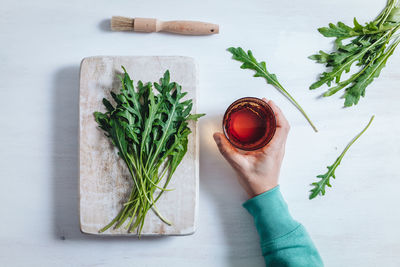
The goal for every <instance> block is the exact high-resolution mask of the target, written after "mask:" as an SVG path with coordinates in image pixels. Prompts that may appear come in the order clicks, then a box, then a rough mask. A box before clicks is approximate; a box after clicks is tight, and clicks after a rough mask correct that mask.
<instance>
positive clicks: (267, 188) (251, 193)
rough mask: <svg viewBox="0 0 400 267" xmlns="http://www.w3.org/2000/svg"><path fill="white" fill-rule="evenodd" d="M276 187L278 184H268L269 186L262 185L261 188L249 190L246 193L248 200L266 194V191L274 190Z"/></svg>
mask: <svg viewBox="0 0 400 267" xmlns="http://www.w3.org/2000/svg"><path fill="white" fill-rule="evenodd" d="M277 186H278V182H276V183H270V184H267V185H263V186H257V187H254V188H251V190H250V191H248V192H247V193H248V195H249V198H253V197H256V196H258V195H261V194H263V193H265V192H268V191H270V190H272V189H274V188H275V187H277Z"/></svg>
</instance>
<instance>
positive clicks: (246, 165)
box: [214, 98, 290, 198]
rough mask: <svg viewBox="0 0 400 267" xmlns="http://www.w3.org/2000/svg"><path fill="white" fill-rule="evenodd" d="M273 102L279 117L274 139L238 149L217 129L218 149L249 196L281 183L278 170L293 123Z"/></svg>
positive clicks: (272, 104)
mask: <svg viewBox="0 0 400 267" xmlns="http://www.w3.org/2000/svg"><path fill="white" fill-rule="evenodd" d="M263 100H264V101H265V102H267V103H268V105H270V107H271V108H272V110H273V111H274V113H275V117H276V132H275V135H274V137H273V138H272V140H271V141H270V142H269V143H268V144H267V145H266V146H265V147H263V148H261V149H258V150H255V151H247V152H244V151H239V150H238V149H237V148H235V147H234V146H233V145H232V144H231V143H229V141H228V139H226V137H225V135H224V134H223V133H219V132H217V133H214V140H215V143H216V144H217V146H218V149H219V151H220V152H221V154H222V155H223V156H224V158H225V159H226V160H227V161H228V163H229V164H230V165H231V166H232V167H233V169H234V170H235V171H236V173H237V174H238V175H239V183H240V184H241V185H242V187H243V188H244V189H245V190H246V192H247V194H248V195H249V197H250V198H252V197H255V196H257V195H259V194H262V193H264V192H266V191H268V190H270V189H272V188H274V187H276V186H277V185H278V179H279V172H280V169H281V164H282V160H283V156H284V155H285V144H286V139H287V135H288V133H289V129H290V125H289V122H288V121H287V120H286V118H285V116H284V115H283V113H282V111H281V110H280V108H279V107H278V106H276V105H275V103H274V102H272V100H270V101H267V100H266V99H265V98H263Z"/></svg>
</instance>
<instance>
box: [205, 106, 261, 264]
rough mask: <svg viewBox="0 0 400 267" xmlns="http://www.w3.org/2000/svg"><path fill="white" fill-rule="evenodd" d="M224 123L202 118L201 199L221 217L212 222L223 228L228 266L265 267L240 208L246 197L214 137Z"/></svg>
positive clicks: (250, 225)
mask: <svg viewBox="0 0 400 267" xmlns="http://www.w3.org/2000/svg"><path fill="white" fill-rule="evenodd" d="M221 124H222V114H221V116H210V115H207V116H205V117H204V118H201V119H200V127H199V128H200V132H199V134H200V144H201V145H200V192H201V197H204V196H205V197H207V198H208V199H211V200H212V207H213V208H214V209H215V210H216V213H217V214H218V215H219V216H217V217H215V218H213V223H214V224H220V225H218V226H217V228H218V229H221V228H222V229H223V233H222V236H223V237H224V239H225V242H224V243H222V244H221V245H223V246H227V248H226V251H227V252H226V256H227V261H228V262H229V266H237V267H239V266H264V259H263V258H262V256H261V248H260V247H259V238H258V236H257V233H256V229H255V227H254V224H253V219H252V218H251V216H250V215H249V214H248V213H247V211H245V209H244V208H242V206H241V204H242V202H243V200H245V199H246V198H247V196H246V194H245V192H244V190H243V189H242V188H241V187H240V185H239V183H238V181H237V177H236V174H235V173H234V171H233V169H232V168H231V167H230V166H229V164H228V163H227V162H226V161H225V160H224V158H223V157H222V156H221V155H220V153H219V151H218V148H217V146H216V144H215V142H214V139H213V137H212V135H213V133H214V132H215V131H220V132H221V127H222V125H221ZM200 202H201V200H200ZM200 205H201V203H200ZM200 216H205V215H202V214H200ZM203 227H205V226H203ZM199 228H202V225H200V226H199ZM205 231H207V230H205Z"/></svg>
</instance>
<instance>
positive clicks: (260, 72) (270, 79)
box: [228, 47, 318, 132]
mask: <svg viewBox="0 0 400 267" xmlns="http://www.w3.org/2000/svg"><path fill="white" fill-rule="evenodd" d="M228 51H229V52H231V53H232V55H233V56H232V58H233V59H234V60H237V61H239V62H242V63H243V64H242V65H241V66H240V68H242V69H251V70H254V71H255V72H256V73H255V74H254V77H263V78H265V80H266V81H267V83H268V84H271V85H273V86H274V87H275V88H276V89H278V91H279V92H281V93H282V94H283V95H284V96H285V97H287V98H288V99H289V100H290V101H291V102H292V104H293V105H294V106H295V107H296V108H297V109H298V110H299V111H300V112H301V114H303V116H304V117H305V118H306V120H307V121H308V123H309V124H310V125H311V127H312V128H313V129H314V131H315V132H318V130H317V128H316V127H315V125H314V124H313V123H312V121H311V120H310V118H309V117H308V116H307V114H306V112H305V111H304V110H303V108H302V107H301V106H300V104H299V103H297V101H296V100H295V99H294V98H293V97H292V96H291V95H290V94H289V92H288V91H287V90H286V89H285V88H284V87H283V86H282V85H281V84H280V83H279V81H278V78H277V77H276V75H275V74H273V73H270V72H268V70H267V66H266V64H265V62H264V61H261V62H258V61H257V59H256V58H255V57H254V56H253V53H252V52H251V50H248V51H247V53H246V52H245V51H244V50H243V49H242V48H241V47H237V48H235V47H230V48H228Z"/></svg>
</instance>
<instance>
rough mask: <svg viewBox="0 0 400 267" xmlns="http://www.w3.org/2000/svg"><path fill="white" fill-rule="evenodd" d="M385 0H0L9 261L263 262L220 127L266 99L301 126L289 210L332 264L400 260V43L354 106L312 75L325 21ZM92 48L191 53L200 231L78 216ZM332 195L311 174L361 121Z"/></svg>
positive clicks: (0, 237)
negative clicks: (265, 70)
mask: <svg viewBox="0 0 400 267" xmlns="http://www.w3.org/2000/svg"><path fill="white" fill-rule="evenodd" d="M384 3H385V1H384V0H379V1H372V0H368V1H366V0H346V1H345V0H336V1H317V0H308V1H293V0H281V1H265V0H253V1H227V0H223V1H208V0H205V1H191V2H190V3H189V2H188V1H183V0H170V1H138V0H133V1H106V0H96V1H94V0H92V1H89V0H86V1H83V0H70V1H63V2H62V1H49V0H47V1H46V0H38V1H27V0H21V1H14V0H3V1H2V2H1V8H0V59H1V64H0V80H1V83H0V99H1V105H0V112H1V116H0V126H1V133H0V151H1V152H0V162H1V164H0V177H1V182H2V185H1V186H0V201H1V205H0V214H1V217H0V218H1V219H0V265H1V266H188V265H190V266H192V267H194V266H263V259H262V257H261V251H260V248H259V245H258V236H257V234H256V230H255V228H254V227H253V222H252V218H250V216H249V215H248V214H247V212H246V211H245V210H244V209H243V208H242V207H241V203H242V202H243V201H244V200H245V198H246V197H245V195H244V193H243V192H242V190H241V189H240V188H239V185H238V183H237V182H236V178H235V175H234V173H233V171H232V170H231V169H230V168H229V167H228V165H227V164H226V163H225V162H224V160H223V159H222V157H221V156H220V155H219V154H218V152H217V149H216V147H215V145H214V143H213V140H212V133H213V132H214V131H216V130H219V129H220V124H221V123H220V121H221V116H222V114H223V112H224V110H225V108H226V107H227V106H228V105H229V104H230V103H231V102H232V101H234V100H235V99H237V98H239V97H243V96H258V97H262V96H266V97H267V98H270V99H273V100H274V101H275V102H276V103H277V104H278V105H279V106H280V107H281V108H282V109H283V111H284V112H285V114H286V116H287V117H288V119H289V121H290V123H291V125H292V131H291V134H290V137H289V141H288V144H287V153H286V158H285V161H284V164H283V169H282V172H281V185H282V191H283V193H284V195H285V197H286V199H287V201H288V203H289V206H290V209H291V211H292V214H293V215H294V216H295V217H296V218H297V219H298V220H299V221H301V222H302V223H303V224H304V225H305V226H306V227H307V229H308V231H309V232H310V234H311V236H312V238H313V239H314V241H315V243H316V245H317V247H318V249H319V251H320V253H321V255H322V257H323V259H324V261H325V264H326V266H364V267H366V266H386V267H390V266H399V265H400V259H399V257H398V255H399V253H400V228H399V227H398V226H399V225H400V210H399V207H398V203H399V202H400V194H399V193H398V190H399V187H400V179H399V178H400V177H399V171H398V164H399V158H400V145H399V140H400V137H399V136H400V126H399V124H398V118H399V116H400V105H399V99H400V90H399V87H398V86H399V82H400V71H399V70H400V54H399V52H400V51H397V52H396V53H395V55H393V56H392V58H390V60H389V63H388V65H387V67H386V68H385V69H384V70H383V72H382V74H381V77H380V78H379V79H378V80H376V81H375V82H374V83H373V84H372V85H371V86H370V87H368V89H367V98H366V99H362V100H361V102H360V104H359V105H358V106H357V107H355V108H350V109H342V108H341V106H342V100H341V99H338V97H336V96H335V97H331V98H328V99H318V96H319V95H320V94H321V92H322V91H321V90H318V91H313V92H310V91H309V90H308V89H307V88H308V86H309V84H310V83H311V82H313V81H314V80H315V78H316V76H317V74H318V73H319V72H321V71H322V70H323V68H322V67H321V66H319V65H317V64H314V63H313V62H312V61H310V60H308V59H307V58H306V57H307V56H308V55H310V54H312V53H314V52H316V51H317V50H319V49H330V48H331V46H330V42H329V40H326V39H325V38H322V36H320V35H319V34H318V33H317V31H316V29H317V27H320V26H325V25H327V24H328V23H329V22H336V21H337V20H339V19H340V20H342V21H344V22H347V23H351V21H352V18H353V16H356V17H357V18H359V21H363V22H364V21H365V20H369V19H370V18H373V17H374V16H375V15H377V13H378V11H379V10H380V9H381V8H382V7H383V6H384ZM111 15H126V16H141V17H158V18H160V19H165V20H168V19H178V18H181V19H193V20H204V21H210V22H215V23H219V24H220V34H219V35H216V36H206V37H184V36H177V35H170V34H130V33H114V32H110V31H109V29H108V24H107V22H106V21H105V19H108V18H109V17H111ZM229 46H242V47H243V48H246V49H248V48H251V49H252V50H253V52H254V54H255V55H256V57H257V58H259V59H265V60H266V61H267V65H268V66H269V68H270V70H271V71H272V72H274V73H277V74H278V77H279V79H280V80H281V82H282V84H283V85H284V86H286V88H288V90H290V91H291V92H292V94H293V96H294V97H295V98H296V99H297V100H298V101H299V102H300V103H301V104H302V105H303V107H304V108H305V109H306V111H307V112H308V113H309V115H310V116H311V118H312V119H313V120H314V122H315V124H316V125H317V127H318V128H319V130H320V132H319V133H318V134H315V133H314V132H313V131H312V129H311V128H310V127H309V125H308V124H307V123H306V121H305V120H304V118H303V117H302V116H301V115H300V113H299V112H298V111H296V110H295V109H294V108H293V106H292V105H291V104H290V103H288V101H287V100H286V99H284V98H283V97H282V96H281V95H280V94H279V93H278V92H276V91H275V90H274V89H273V88H272V87H270V86H266V84H265V82H264V81H263V80H262V79H255V78H252V77H251V73H250V72H249V71H244V70H240V69H239V64H238V63H237V62H234V61H232V60H231V59H230V55H229V53H228V52H226V51H225V49H226V48H227V47H229ZM93 55H183V56H191V57H194V58H196V59H197V60H198V63H199V68H200V92H199V102H198V104H199V111H200V112H205V113H207V115H208V116H207V117H206V118H204V119H202V121H201V123H200V134H201V138H200V209H199V223H198V230H197V232H196V233H195V234H194V235H192V236H186V237H171V238H146V239H143V240H140V241H139V240H136V239H134V238H119V237H118V238H97V237H92V236H87V235H84V234H81V233H80V232H79V225H78V203H77V201H78V180H77V175H78V169H77V168H78V161H77V160H78V158H77V156H78V153H77V145H78V143H77V138H78V135H77V133H78V86H79V83H78V81H79V63H80V60H81V59H82V58H84V57H87V56H93ZM372 114H375V115H376V119H375V121H374V123H373V125H372V127H371V128H370V129H369V130H368V132H367V133H366V134H365V135H364V136H363V137H362V138H360V140H359V141H358V142H357V143H356V144H355V145H354V146H353V147H352V148H351V150H350V151H349V152H348V155H347V156H346V158H345V159H344V160H343V163H342V164H341V166H340V167H339V168H338V170H337V180H334V181H332V183H333V189H329V191H328V193H327V195H326V196H325V197H323V198H319V199H316V200H313V201H309V200H308V190H309V189H310V187H309V186H308V185H309V184H310V183H311V182H312V181H314V180H315V176H316V175H317V174H320V173H323V172H324V171H325V168H326V166H327V165H329V164H331V163H332V162H333V161H334V160H335V159H336V157H337V156H338V154H339V153H340V151H341V150H342V148H343V147H344V146H345V145H346V144H347V142H348V141H349V140H350V139H351V138H352V137H353V136H354V135H355V134H356V133H357V132H358V131H359V130H361V128H362V127H363V126H364V125H365V124H366V123H367V121H368V119H369V118H370V116H371V115H372Z"/></svg>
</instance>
